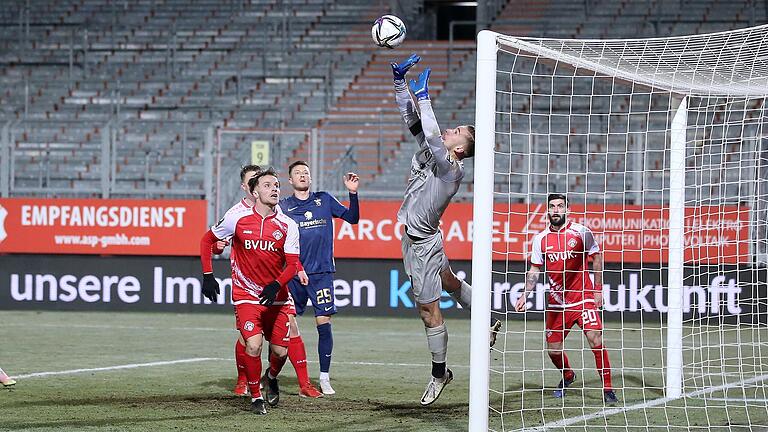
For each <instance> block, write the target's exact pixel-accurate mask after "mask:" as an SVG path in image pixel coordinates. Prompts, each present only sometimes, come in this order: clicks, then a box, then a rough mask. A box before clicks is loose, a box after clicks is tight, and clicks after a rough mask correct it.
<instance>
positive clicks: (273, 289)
mask: <svg viewBox="0 0 768 432" xmlns="http://www.w3.org/2000/svg"><path fill="white" fill-rule="evenodd" d="M279 290H280V282H278V281H272V282H270V283H268V284H267V286H265V287H264V289H262V290H261V304H263V305H264V306H272V303H274V302H275V297H277V292H278V291H279Z"/></svg>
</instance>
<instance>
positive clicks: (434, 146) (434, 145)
mask: <svg viewBox="0 0 768 432" xmlns="http://www.w3.org/2000/svg"><path fill="white" fill-rule="evenodd" d="M431 74H432V70H431V69H430V68H426V69H424V72H422V73H420V74H419V78H418V79H417V80H411V91H413V95H414V96H416V100H418V101H419V109H420V110H421V126H422V127H423V128H424V139H425V141H426V142H427V145H428V146H429V151H430V152H432V156H434V157H435V164H436V165H437V174H438V176H439V177H443V175H444V174H447V173H448V172H450V171H451V168H453V166H454V165H453V162H452V161H451V159H450V158H449V157H448V149H447V148H445V145H443V137H442V134H441V132H440V126H439V125H438V124H437V118H436V117H435V112H434V111H433V110H432V101H431V100H430V98H429V76H430V75H431Z"/></svg>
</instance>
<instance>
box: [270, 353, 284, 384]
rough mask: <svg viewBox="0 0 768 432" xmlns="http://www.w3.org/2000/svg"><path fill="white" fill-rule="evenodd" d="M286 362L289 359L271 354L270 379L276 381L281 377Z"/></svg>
mask: <svg viewBox="0 0 768 432" xmlns="http://www.w3.org/2000/svg"><path fill="white" fill-rule="evenodd" d="M285 360H287V357H278V356H277V355H276V354H275V353H273V352H271V353H269V378H270V379H275V378H277V376H278V375H280V371H281V370H283V366H285Z"/></svg>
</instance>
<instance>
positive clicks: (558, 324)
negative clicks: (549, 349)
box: [546, 303, 603, 343]
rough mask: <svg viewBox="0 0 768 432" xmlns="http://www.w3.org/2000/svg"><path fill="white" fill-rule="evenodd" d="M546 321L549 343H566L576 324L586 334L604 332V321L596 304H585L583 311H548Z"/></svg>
mask: <svg viewBox="0 0 768 432" xmlns="http://www.w3.org/2000/svg"><path fill="white" fill-rule="evenodd" d="M546 321H547V329H546V330H547V342H548V343H557V342H562V341H564V340H565V338H566V337H567V336H568V333H569V332H570V331H571V327H573V325H574V324H576V325H578V326H579V327H581V329H582V330H584V331H585V332H587V331H593V330H598V331H600V330H603V320H602V319H600V311H599V310H597V309H596V308H595V305H594V303H584V305H583V309H564V310H558V309H547V318H546Z"/></svg>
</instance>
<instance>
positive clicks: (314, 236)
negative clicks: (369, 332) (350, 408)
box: [280, 161, 360, 395]
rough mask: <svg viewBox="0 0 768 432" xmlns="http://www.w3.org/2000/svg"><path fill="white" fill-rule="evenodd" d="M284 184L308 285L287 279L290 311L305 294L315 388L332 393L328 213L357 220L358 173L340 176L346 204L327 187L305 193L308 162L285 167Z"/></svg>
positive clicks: (284, 204) (302, 303) (300, 308)
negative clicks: (313, 340)
mask: <svg viewBox="0 0 768 432" xmlns="http://www.w3.org/2000/svg"><path fill="white" fill-rule="evenodd" d="M288 176H289V183H290V184H291V186H292V187H293V195H291V196H288V197H286V198H283V199H282V200H280V208H281V209H282V210H283V213H285V214H286V215H288V216H290V217H291V219H293V220H294V221H296V223H297V224H298V225H299V238H300V239H301V240H300V242H301V263H302V265H303V266H304V270H305V271H306V275H307V276H308V277H309V284H308V285H302V284H301V283H300V282H299V279H298V278H294V279H293V280H291V281H290V282H289V283H288V288H289V289H290V290H291V295H292V296H293V298H294V300H295V302H296V313H298V314H299V315H302V314H304V310H305V309H306V306H307V299H309V300H310V301H311V302H312V306H313V308H314V310H315V323H316V324H317V334H318V343H317V353H318V356H319V359H320V390H321V391H322V392H323V394H326V395H332V394H334V393H336V392H335V391H334V390H333V387H331V378H330V375H329V373H330V370H331V354H332V352H333V333H332V332H331V315H333V314H335V313H336V304H335V297H334V293H333V276H334V273H335V272H336V265H335V263H334V261H333V237H334V236H333V218H340V219H343V220H345V221H347V222H349V223H351V224H356V223H357V222H358V220H359V219H360V206H359V204H358V201H357V187H358V185H359V183H360V178H359V177H358V176H357V174H355V173H347V174H346V175H345V176H344V186H346V188H347V190H348V191H349V208H347V207H344V206H343V205H342V204H341V203H340V202H339V201H338V200H337V199H336V198H334V197H333V195H331V194H329V193H327V192H311V191H310V190H309V189H310V186H311V185H312V176H311V173H310V171H309V165H308V164H307V163H306V162H304V161H296V162H294V163H292V164H291V165H290V166H289V167H288Z"/></svg>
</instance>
